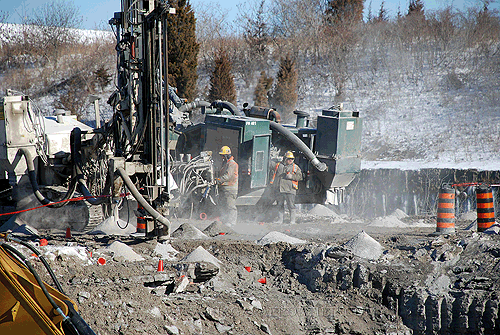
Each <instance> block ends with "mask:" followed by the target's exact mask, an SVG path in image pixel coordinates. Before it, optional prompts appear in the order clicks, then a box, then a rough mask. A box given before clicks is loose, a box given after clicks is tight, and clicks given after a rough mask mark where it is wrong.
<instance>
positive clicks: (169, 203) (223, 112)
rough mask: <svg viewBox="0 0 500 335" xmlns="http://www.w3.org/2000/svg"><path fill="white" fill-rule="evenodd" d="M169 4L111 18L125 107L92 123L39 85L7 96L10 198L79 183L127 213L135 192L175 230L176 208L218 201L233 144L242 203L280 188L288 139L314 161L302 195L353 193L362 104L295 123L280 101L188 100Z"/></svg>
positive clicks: (68, 195)
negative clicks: (42, 107) (273, 180)
mask: <svg viewBox="0 0 500 335" xmlns="http://www.w3.org/2000/svg"><path fill="white" fill-rule="evenodd" d="M168 15H175V8H173V7H171V6H170V5H169V4H168V3H167V2H165V1H160V0H140V1H137V0H136V1H131V0H123V1H122V8H121V11H120V12H116V13H115V14H114V16H113V18H111V19H110V21H109V23H110V25H111V26H112V28H113V31H114V33H115V36H116V52H117V79H116V87H117V89H116V91H115V92H114V93H113V94H112V95H111V96H110V97H109V99H108V103H109V104H110V105H111V107H112V108H113V115H112V117H111V118H110V119H109V120H107V121H106V122H105V123H103V124H102V125H101V124H100V122H97V123H96V128H91V127H88V126H86V125H84V124H82V123H79V122H77V121H76V120H74V119H72V118H71V117H69V116H66V115H57V116H56V117H42V116H41V112H40V111H39V110H38V109H37V108H35V107H34V106H35V104H34V103H33V102H32V101H31V100H30V99H29V97H27V96H24V95H22V94H17V93H15V92H10V93H8V95H7V96H6V97H4V99H3V103H2V104H1V107H0V108H1V110H0V186H1V188H2V189H1V190H0V197H2V196H3V194H10V196H9V197H6V196H4V199H7V198H8V199H9V201H11V202H12V203H19V202H20V201H21V200H22V199H23V197H25V196H27V194H28V193H32V194H31V195H30V196H31V197H35V198H36V199H37V201H39V202H40V203H41V204H42V205H44V206H47V207H51V208H54V207H55V208H57V207H63V206H64V205H66V204H67V203H68V202H69V201H68V200H70V199H73V198H74V197H75V194H77V193H78V195H80V196H81V198H79V199H83V200H85V201H86V202H88V203H90V204H91V205H101V206H102V207H103V208H104V213H105V215H106V216H111V217H114V218H117V217H118V216H119V214H118V213H117V211H118V210H117V208H118V205H117V204H118V203H119V202H120V198H121V197H123V194H128V197H133V198H134V199H135V200H136V201H137V203H138V206H139V208H140V209H141V211H142V213H144V217H146V218H147V219H148V222H149V223H150V226H149V227H148V228H147V229H146V231H145V233H146V234H148V233H152V234H154V235H157V236H164V237H168V236H169V234H170V222H169V220H168V219H167V217H168V216H169V214H171V213H172V211H175V213H176V214H177V215H185V214H186V213H189V215H193V213H194V212H195V211H198V212H202V211H204V212H207V211H210V209H208V210H207V209H206V208H205V207H206V206H209V207H210V206H211V208H212V210H213V209H214V208H216V207H217V187H216V185H215V183H214V180H215V174H216V171H218V168H219V167H220V164H221V159H220V157H219V156H218V155H212V153H214V152H218V150H219V149H220V148H221V147H222V146H223V145H228V146H230V147H231V149H232V151H233V156H234V157H235V160H236V161H237V162H238V164H239V166H240V169H239V191H238V199H237V205H238V206H239V207H241V208H245V207H251V206H259V205H261V204H262V203H263V202H264V201H263V200H266V201H268V200H269V198H266V196H269V192H268V190H269V189H268V184H269V177H270V167H273V166H275V164H276V162H278V161H280V160H281V158H282V156H283V154H284V152H285V151H288V150H293V151H294V152H295V156H296V157H297V159H296V163H297V164H298V165H299V166H300V167H301V170H302V171H303V172H304V178H303V181H301V182H300V184H299V190H298V193H297V203H330V204H335V203H339V202H341V201H342V198H343V191H344V189H345V187H346V186H348V185H349V183H350V182H351V181H352V180H353V178H354V177H355V175H356V174H357V173H358V172H359V171H360V162H361V161H360V144H361V127H362V119H361V118H360V117H359V112H353V111H347V110H344V109H343V108H342V106H336V107H330V108H326V109H324V110H323V111H322V112H321V115H318V116H317V119H316V125H315V126H312V124H311V122H310V121H311V120H310V115H309V113H306V112H302V111H294V114H295V115H296V122H295V124H288V125H287V124H282V123H281V116H280V115H279V113H278V112H277V111H276V110H274V109H271V108H263V107H258V106H253V107H251V106H248V105H247V104H245V105H244V106H243V108H242V109H241V110H240V109H238V108H237V107H236V106H234V105H233V104H231V103H229V102H225V101H213V102H206V101H199V100H197V101H194V102H189V103H186V102H182V100H181V99H179V97H178V96H177V95H176V93H175V89H174V88H172V87H170V86H169V85H168V40H167V33H166V30H167V29H168V26H167V17H168ZM194 110H199V111H200V113H201V114H202V115H204V116H205V119H204V121H203V122H200V123H196V124H195V123H193V122H191V120H190V115H191V114H192V113H193V111H194ZM96 121H97V120H96ZM55 187H57V191H58V192H56V193H54V191H53V190H54V188H55ZM61 189H62V191H61ZM51 194H59V197H54V196H51Z"/></svg>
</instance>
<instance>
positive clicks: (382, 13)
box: [376, 1, 389, 22]
mask: <svg viewBox="0 0 500 335" xmlns="http://www.w3.org/2000/svg"><path fill="white" fill-rule="evenodd" d="M384 5H385V1H382V3H381V4H380V9H379V11H378V16H377V19H376V21H377V22H386V21H387V20H388V16H389V15H388V13H387V9H385V7H384Z"/></svg>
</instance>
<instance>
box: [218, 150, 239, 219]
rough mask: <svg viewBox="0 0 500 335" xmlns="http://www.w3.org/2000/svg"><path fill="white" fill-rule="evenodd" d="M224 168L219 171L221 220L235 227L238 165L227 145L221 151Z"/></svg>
mask: <svg viewBox="0 0 500 335" xmlns="http://www.w3.org/2000/svg"><path fill="white" fill-rule="evenodd" d="M219 155H221V157H222V166H221V168H220V170H219V178H217V179H216V181H217V184H218V185H219V202H220V209H221V213H222V215H221V220H222V222H224V223H226V224H227V225H229V226H234V225H235V224H236V220H237V217H238V211H237V209H236V197H237V195H238V163H236V162H235V161H234V157H233V156H232V155H231V149H230V148H229V147H228V146H227V145H225V146H223V147H222V148H221V149H220V151H219Z"/></svg>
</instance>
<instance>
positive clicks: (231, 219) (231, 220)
mask: <svg viewBox="0 0 500 335" xmlns="http://www.w3.org/2000/svg"><path fill="white" fill-rule="evenodd" d="M237 221H238V211H236V210H231V209H230V210H229V213H228V215H227V220H226V222H227V225H228V226H229V227H234V226H236V223H237Z"/></svg>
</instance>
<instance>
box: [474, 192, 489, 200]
mask: <svg viewBox="0 0 500 335" xmlns="http://www.w3.org/2000/svg"><path fill="white" fill-rule="evenodd" d="M476 198H477V199H489V198H492V199H493V194H492V193H491V192H490V193H477V194H476Z"/></svg>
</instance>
